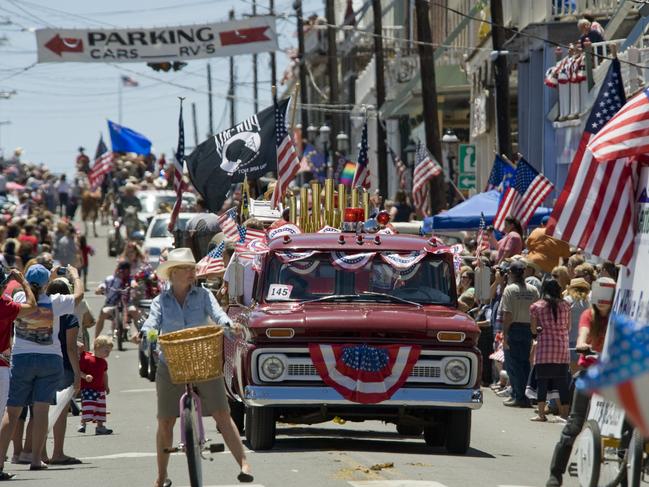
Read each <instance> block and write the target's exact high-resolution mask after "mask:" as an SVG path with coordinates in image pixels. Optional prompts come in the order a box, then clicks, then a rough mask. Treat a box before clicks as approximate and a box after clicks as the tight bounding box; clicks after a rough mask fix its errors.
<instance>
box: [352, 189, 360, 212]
mask: <svg viewBox="0 0 649 487" xmlns="http://www.w3.org/2000/svg"><path fill="white" fill-rule="evenodd" d="M351 194H352V204H351V207H352V208H358V188H352V191H351Z"/></svg>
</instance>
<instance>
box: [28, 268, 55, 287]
mask: <svg viewBox="0 0 649 487" xmlns="http://www.w3.org/2000/svg"><path fill="white" fill-rule="evenodd" d="M25 279H26V280H27V282H28V283H30V284H36V285H37V286H40V287H43V286H44V285H45V284H47V283H48V281H49V280H50V271H48V270H47V267H45V266H44V265H41V264H35V265H33V266H31V267H30V268H29V269H27V272H26V273H25Z"/></svg>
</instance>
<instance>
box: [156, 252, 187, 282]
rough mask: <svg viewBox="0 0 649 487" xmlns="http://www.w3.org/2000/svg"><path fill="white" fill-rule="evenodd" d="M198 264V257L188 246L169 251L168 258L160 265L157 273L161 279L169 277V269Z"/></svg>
mask: <svg viewBox="0 0 649 487" xmlns="http://www.w3.org/2000/svg"><path fill="white" fill-rule="evenodd" d="M187 265H196V259H194V254H192V250H191V249H189V248H187V247H181V248H179V249H173V250H170V251H169V255H168V257H167V260H166V261H165V262H163V263H162V264H160V265H159V266H158V269H157V270H156V273H157V274H158V277H160V279H167V280H168V279H169V271H170V270H171V269H173V268H174V267H178V266H187Z"/></svg>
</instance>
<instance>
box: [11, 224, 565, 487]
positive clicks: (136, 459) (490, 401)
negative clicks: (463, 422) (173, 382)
mask: <svg viewBox="0 0 649 487" xmlns="http://www.w3.org/2000/svg"><path fill="white" fill-rule="evenodd" d="M106 231H107V228H106V227H103V228H100V235H102V236H104V235H105V234H106ZM90 243H91V245H93V246H94V247H95V249H96V251H97V253H96V256H95V257H94V258H93V259H92V260H91V264H90V276H89V287H91V290H92V288H94V286H95V285H96V284H97V283H98V282H99V281H100V280H101V279H103V278H104V277H105V276H106V275H108V274H110V273H112V271H113V269H114V259H112V258H109V257H108V256H107V255H108V254H107V252H106V242H105V237H100V238H99V239H92V238H91V239H90ZM87 299H88V302H89V304H90V305H91V307H92V309H93V311H94V312H95V313H97V312H98V310H99V308H100V306H101V304H102V302H103V297H100V296H95V295H94V294H93V293H92V292H89V293H88V294H87ZM127 347H128V349H127V350H126V351H124V352H118V351H116V350H115V351H114V352H113V353H112V354H111V356H110V357H109V372H108V373H109V380H110V388H111V394H110V395H109V396H108V409H109V416H108V422H107V426H108V427H110V428H113V429H114V434H113V435H111V436H95V435H94V427H92V426H90V427H88V428H87V432H86V433H85V434H81V433H77V425H78V418H75V417H73V416H70V417H69V418H68V432H67V437H66V442H65V443H66V445H65V450H66V453H67V454H68V455H73V456H76V457H78V458H80V459H81V460H83V464H82V465H77V466H72V467H52V468H50V469H49V470H47V471H40V472H30V471H29V470H28V467H27V466H23V465H10V464H8V463H7V466H6V470H7V471H8V472H11V473H17V474H18V475H17V477H16V479H15V482H16V483H17V485H20V486H24V487H27V486H43V485H47V486H48V487H49V486H51V487H63V486H65V487H70V486H82V485H85V486H92V487H108V486H130V487H136V486H149V485H152V482H153V480H154V479H155V431H156V420H155V389H154V384H153V383H152V382H149V381H148V380H146V379H142V378H140V377H139V375H138V373H137V349H136V347H135V345H132V344H129V345H127ZM501 401H502V400H501V399H500V398H498V397H496V396H495V395H494V394H493V393H492V392H491V391H490V390H485V404H484V406H483V407H482V409H480V410H478V411H475V412H474V413H473V430H472V442H471V450H470V451H469V453H468V454H467V455H465V456H454V455H448V454H446V453H445V452H444V451H443V450H441V449H439V450H437V449H431V448H428V447H427V446H426V445H425V443H424V440H423V437H422V438H412V437H402V436H399V435H398V434H397V433H396V431H395V428H394V426H392V425H385V424H382V423H379V422H374V421H373V422H365V423H353V424H352V423H347V424H344V425H337V424H334V423H326V424H322V425H315V426H299V425H288V424H280V425H278V440H277V443H276V445H275V448H274V449H273V450H271V451H264V452H252V451H251V452H249V457H250V461H251V464H252V466H253V469H254V474H255V483H254V484H252V485H254V486H257V487H260V486H266V487H279V486H282V487H283V486H309V487H325V486H326V487H330V486H337V487H361V486H363V487H444V486H447V487H463V486H484V487H496V486H542V485H544V484H545V480H546V478H547V472H548V465H549V462H550V457H551V454H552V449H553V446H554V443H555V441H556V440H557V438H558V436H559V432H560V430H561V425H559V424H550V423H545V424H543V423H532V422H530V421H529V418H530V417H531V416H532V415H533V412H532V410H531V409H510V408H506V407H504V406H502V405H501ZM206 425H207V427H208V428H207V429H208V433H207V434H208V437H210V438H211V439H213V440H214V441H222V440H220V436H219V435H218V433H217V432H216V428H215V426H214V423H213V422H207V423H206ZM175 434H176V435H177V434H178V429H177V428H176V431H175ZM176 438H177V436H176ZM48 450H49V451H51V438H50V439H49V440H48ZM9 455H11V448H10V450H9ZM237 473H238V469H237V466H236V464H235V462H234V460H233V458H232V457H231V455H230V454H229V453H228V452H225V453H220V454H216V455H214V456H213V461H205V462H203V474H204V482H205V486H219V487H225V486H229V485H237V481H236V475H237ZM169 476H170V478H171V479H172V480H173V485H174V486H187V485H189V480H188V476H187V469H186V463H185V459H184V457H182V456H180V455H175V456H173V457H172V459H171V464H170V470H169ZM248 485H251V484H248ZM565 485H568V486H575V485H577V482H576V479H567V481H566V483H565Z"/></svg>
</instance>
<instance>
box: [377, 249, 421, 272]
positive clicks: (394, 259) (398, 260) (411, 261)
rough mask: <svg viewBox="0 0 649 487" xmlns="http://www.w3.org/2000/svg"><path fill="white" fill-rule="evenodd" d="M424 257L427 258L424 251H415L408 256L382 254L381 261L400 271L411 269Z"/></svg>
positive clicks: (390, 253) (389, 253)
mask: <svg viewBox="0 0 649 487" xmlns="http://www.w3.org/2000/svg"><path fill="white" fill-rule="evenodd" d="M424 257H426V252H424V251H423V250H414V251H412V252H409V253H407V254H398V253H392V252H381V259H383V261H384V262H385V263H386V264H390V265H391V266H392V267H394V268H395V269H397V270H400V271H403V270H407V269H410V268H411V267H412V266H414V265H415V264H416V263H417V262H419V261H420V260H422V259H423V258H424Z"/></svg>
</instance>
